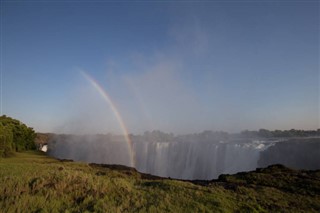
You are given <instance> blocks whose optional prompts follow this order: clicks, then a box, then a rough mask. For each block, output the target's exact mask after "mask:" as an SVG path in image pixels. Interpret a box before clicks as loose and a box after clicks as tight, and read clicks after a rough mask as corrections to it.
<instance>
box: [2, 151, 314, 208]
mask: <svg viewBox="0 0 320 213" xmlns="http://www.w3.org/2000/svg"><path fill="white" fill-rule="evenodd" d="M0 186H1V187H0V209H1V210H2V211H3V212H26V211H27V212H237V211H240V212H319V211H320V171H319V170H317V171H303V170H292V169H288V168H286V167H283V166H280V165H276V166H270V167H267V168H265V169H257V170H256V171H253V172H246V173H238V174H236V175H221V176H220V177H219V179H218V180H212V181H180V180H172V179H165V178H160V177H155V176H151V175H146V174H141V173H139V172H137V171H136V170H135V169H133V168H128V167H125V166H115V165H114V166H111V165H98V164H86V163H77V162H71V161H64V160H57V159H53V158H49V157H47V156H45V155H44V154H42V153H40V152H34V151H32V152H31V151H28V152H19V153H16V155H15V157H11V158H2V159H0Z"/></svg>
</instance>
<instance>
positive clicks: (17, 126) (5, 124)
mask: <svg viewBox="0 0 320 213" xmlns="http://www.w3.org/2000/svg"><path fill="white" fill-rule="evenodd" d="M35 137H36V134H35V132H34V130H33V129H32V128H30V127H27V126H26V125H25V124H23V123H21V122H20V121H19V120H16V119H13V118H10V117H7V116H5V115H3V116H1V117H0V157H6V156H8V155H10V154H12V153H13V152H15V151H17V152H19V151H23V150H32V149H35V148H36V146H35V143H34V139H35Z"/></svg>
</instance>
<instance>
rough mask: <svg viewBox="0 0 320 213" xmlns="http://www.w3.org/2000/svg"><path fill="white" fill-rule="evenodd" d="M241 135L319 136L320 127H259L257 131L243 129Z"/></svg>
mask: <svg viewBox="0 0 320 213" xmlns="http://www.w3.org/2000/svg"><path fill="white" fill-rule="evenodd" d="M241 135H243V136H246V137H262V138H290V137H319V136H320V129H317V130H296V129H290V130H274V131H270V130H267V129H260V130H259V131H249V130H245V131H242V132H241Z"/></svg>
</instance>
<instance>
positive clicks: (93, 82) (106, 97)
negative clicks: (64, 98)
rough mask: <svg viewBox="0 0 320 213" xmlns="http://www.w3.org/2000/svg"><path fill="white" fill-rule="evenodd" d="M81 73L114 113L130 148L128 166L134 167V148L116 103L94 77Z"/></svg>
mask: <svg viewBox="0 0 320 213" xmlns="http://www.w3.org/2000/svg"><path fill="white" fill-rule="evenodd" d="M81 74H82V75H83V76H84V77H85V79H87V80H88V81H89V82H90V84H91V85H92V86H93V87H94V88H95V89H96V90H97V92H98V93H99V94H100V95H101V97H103V99H104V100H105V101H106V102H107V103H108V105H109V106H110V108H111V110H112V112H113V114H114V115H115V117H116V119H117V121H118V123H119V126H120V128H121V130H122V133H123V135H124V138H125V140H126V142H127V144H128V147H129V150H130V161H131V162H130V166H132V167H135V155H134V150H133V147H132V141H131V139H130V137H129V132H128V128H127V127H126V125H125V123H124V121H123V119H122V116H121V114H120V112H119V110H118V109H117V107H116V105H115V104H114V102H113V101H112V99H111V97H110V95H109V94H108V93H107V92H106V91H105V90H104V89H103V87H102V86H101V85H100V84H99V83H98V82H97V81H96V80H95V79H94V78H92V77H91V76H90V75H89V74H87V73H86V72H84V71H81Z"/></svg>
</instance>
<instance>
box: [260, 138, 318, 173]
mask: <svg viewBox="0 0 320 213" xmlns="http://www.w3.org/2000/svg"><path fill="white" fill-rule="evenodd" d="M276 163H280V164H283V165H285V166H287V167H290V168H295V169H320V138H306V139H301V138H300V139H290V140H288V141H283V142H279V143H276V144H274V145H273V146H271V147H269V148H268V149H266V150H264V151H262V152H261V154H260V159H259V161H258V166H259V167H265V166H268V165H271V164H276Z"/></svg>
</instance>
